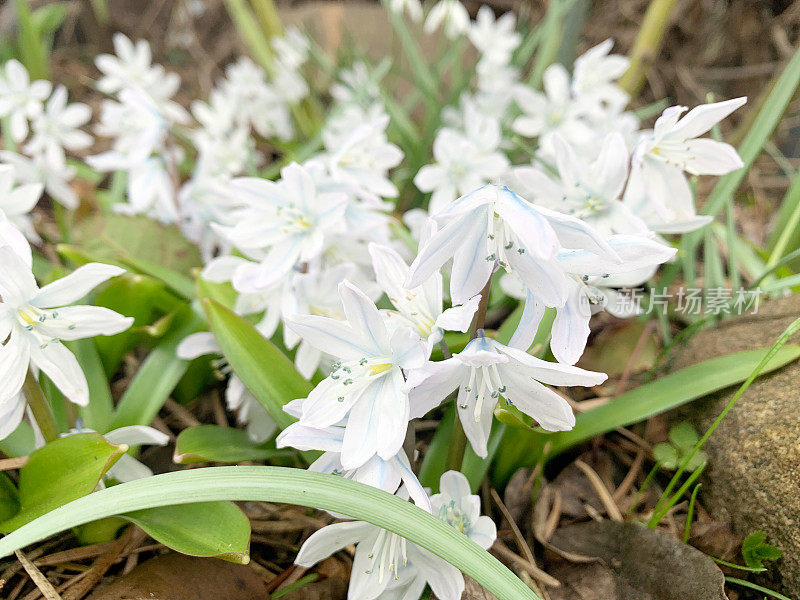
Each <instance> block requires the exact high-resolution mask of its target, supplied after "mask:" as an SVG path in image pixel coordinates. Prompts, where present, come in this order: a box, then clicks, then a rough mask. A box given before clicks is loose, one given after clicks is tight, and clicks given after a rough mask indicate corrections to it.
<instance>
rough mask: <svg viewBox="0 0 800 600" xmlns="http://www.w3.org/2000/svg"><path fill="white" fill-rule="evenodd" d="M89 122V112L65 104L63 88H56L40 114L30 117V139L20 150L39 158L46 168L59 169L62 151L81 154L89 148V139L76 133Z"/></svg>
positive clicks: (65, 89)
mask: <svg viewBox="0 0 800 600" xmlns="http://www.w3.org/2000/svg"><path fill="white" fill-rule="evenodd" d="M91 118H92V111H91V109H90V108H89V107H88V106H87V105H86V104H82V103H80V102H74V103H72V104H69V105H68V104H67V88H65V87H64V86H63V85H60V86H58V87H57V88H56V90H55V91H54V92H53V95H52V96H50V99H49V100H48V101H47V103H46V104H45V106H44V110H43V111H41V112H39V113H38V114H37V115H36V116H34V117H33V121H32V128H33V136H32V137H31V139H30V140H29V141H28V143H27V144H25V147H24V150H25V152H26V153H27V154H29V155H43V156H44V157H45V160H46V161H47V163H48V164H51V165H59V164H61V163H62V162H63V160H64V158H63V156H64V149H65V148H66V149H67V150H81V149H83V148H87V147H89V146H90V145H91V143H92V136H91V135H89V134H88V133H86V132H85V131H81V130H80V129H79V128H80V127H82V126H83V125H85V124H86V123H88V122H89V119H91Z"/></svg>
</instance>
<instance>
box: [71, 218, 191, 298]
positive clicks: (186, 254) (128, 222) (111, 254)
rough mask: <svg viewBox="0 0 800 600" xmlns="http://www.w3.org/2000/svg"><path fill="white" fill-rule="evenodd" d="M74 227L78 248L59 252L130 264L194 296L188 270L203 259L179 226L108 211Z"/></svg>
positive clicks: (178, 290) (182, 295) (177, 290)
mask: <svg viewBox="0 0 800 600" xmlns="http://www.w3.org/2000/svg"><path fill="white" fill-rule="evenodd" d="M71 231H72V234H73V236H74V240H75V241H74V243H75V245H76V246H77V247H78V248H77V249H75V248H70V247H61V248H59V252H61V253H64V252H67V253H71V255H72V256H73V257H74V258H79V257H80V255H81V254H83V255H84V258H89V259H91V260H95V261H99V262H106V263H114V264H118V265H121V266H124V267H128V268H130V269H133V270H135V271H138V272H140V273H144V274H146V275H150V276H151V277H154V278H155V279H158V280H160V281H163V282H164V283H165V284H166V285H167V286H168V287H170V288H171V289H172V290H173V291H174V292H175V293H177V294H179V295H180V296H181V297H183V298H185V299H191V298H193V297H194V282H193V281H192V279H191V278H190V277H188V276H187V275H185V273H190V272H191V271H192V269H194V268H195V267H199V266H201V265H202V262H203V261H202V258H201V257H200V252H199V250H198V249H197V247H196V246H195V245H194V244H192V243H191V242H190V241H189V240H187V239H186V238H185V237H184V236H183V234H182V233H181V232H180V230H179V229H178V228H177V227H175V226H170V225H163V224H161V223H158V222H156V221H153V220H152V219H148V218H147V217H144V216H136V217H130V216H126V215H118V214H107V215H95V216H93V217H90V218H88V219H84V220H81V221H78V222H77V223H75V224H73V226H72V229H71Z"/></svg>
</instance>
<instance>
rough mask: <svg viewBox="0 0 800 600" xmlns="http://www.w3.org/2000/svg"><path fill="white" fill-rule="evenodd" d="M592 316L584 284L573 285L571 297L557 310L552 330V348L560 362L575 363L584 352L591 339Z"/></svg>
mask: <svg viewBox="0 0 800 600" xmlns="http://www.w3.org/2000/svg"><path fill="white" fill-rule="evenodd" d="M591 316H592V311H591V307H590V305H589V300H588V298H587V296H586V294H585V292H584V286H583V285H580V284H574V285H572V289H571V290H570V295H569V298H567V301H566V302H565V303H564V306H562V307H560V308H559V309H557V311H556V318H555V320H554V321H553V328H552V330H551V333H550V335H551V338H550V349H551V350H552V351H553V356H555V357H556V360H558V362H560V363H564V364H568V365H574V364H575V363H576V362H578V359H579V358H580V357H581V354H583V351H584V349H585V348H586V342H587V340H588V339H589V334H590V333H591V330H590V329H589V319H590V318H591Z"/></svg>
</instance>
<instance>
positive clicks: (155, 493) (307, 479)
mask: <svg viewBox="0 0 800 600" xmlns="http://www.w3.org/2000/svg"><path fill="white" fill-rule="evenodd" d="M214 500H234V501H248V500H250V501H253V500H259V501H264V502H283V503H289V504H298V505H301V506H309V507H314V508H319V509H322V510H328V511H332V512H336V513H341V514H344V515H347V516H349V517H352V518H354V519H358V520H362V521H367V522H369V523H373V524H375V525H378V526H379V527H383V528H385V529H387V530H389V531H392V532H394V533H396V534H398V535H400V536H402V537H404V538H406V539H408V540H409V541H411V542H413V543H415V544H418V545H420V546H422V547H423V548H426V549H427V550H429V551H431V552H433V553H434V554H436V555H437V556H440V557H441V558H443V559H444V560H446V561H447V562H449V563H451V564H453V565H454V566H456V567H458V568H459V569H461V570H462V571H463V572H464V573H466V574H467V575H469V576H470V577H472V578H473V579H475V580H476V581H477V582H478V583H480V584H481V585H482V586H484V587H485V588H486V589H487V590H489V591H490V592H491V593H493V594H494V595H495V596H497V598H498V600H526V599H527V600H538V598H537V596H536V595H535V594H534V593H533V592H532V591H531V590H530V588H529V587H528V586H527V585H525V584H524V583H523V582H522V581H520V580H519V579H518V578H517V577H516V576H515V575H514V574H513V573H512V572H511V571H509V570H508V569H507V568H506V567H505V566H503V565H502V564H501V563H500V562H499V561H498V560H497V559H496V558H494V557H493V556H492V555H491V554H489V553H488V552H486V551H485V550H483V549H482V548H481V547H480V546H478V545H477V544H476V543H475V542H473V541H472V540H470V539H469V538H468V537H466V536H465V535H463V534H462V533H460V532H459V531H458V530H457V529H455V528H454V527H451V526H450V525H447V524H446V523H444V522H443V521H440V520H439V519H437V518H435V517H434V516H432V515H430V514H428V513H427V512H425V511H424V510H422V509H420V508H418V507H417V506H415V505H414V504H412V503H410V502H407V501H405V500H402V499H400V498H398V497H397V496H392V495H391V494H388V493H386V492H384V491H382V490H379V489H376V488H373V487H370V486H367V485H364V484H361V483H357V482H355V481H350V480H348V479H344V478H342V477H337V476H334V475H327V474H324V473H315V472H311V471H300V470H297V469H289V468H285V467H208V468H203V469H191V470H188V471H178V472H176V473H165V474H163V475H156V476H154V477H148V478H146V479H140V480H137V481H132V482H130V483H123V484H121V485H117V486H114V487H112V488H108V489H105V490H102V491H99V492H96V493H94V494H92V495H91V496H89V497H86V498H81V499H79V500H76V501H74V502H71V503H70V504H68V505H66V506H62V507H61V508H58V509H56V510H54V511H53V512H51V513H50V514H47V515H45V516H43V517H41V518H39V519H37V520H35V521H33V522H31V523H29V524H27V525H25V526H24V527H21V528H20V529H18V530H16V531H14V532H13V533H11V534H9V535H7V536H6V537H4V538H2V539H0V557H2V556H6V555H8V554H11V553H12V552H14V551H15V550H18V549H20V548H23V547H25V546H27V545H28V544H31V543H33V542H35V541H38V540H41V539H43V538H46V537H48V536H51V535H53V534H55V533H58V532H59V531H63V530H65V529H67V528H69V527H74V526H75V525H79V524H82V523H87V522H89V521H93V520H95V519H102V518H105V517H109V516H112V515H117V514H120V513H126V512H130V511H134V510H141V509H144V508H152V507H156V506H169V505H173V504H180V503H182V504H188V503H191V502H208V501H214Z"/></svg>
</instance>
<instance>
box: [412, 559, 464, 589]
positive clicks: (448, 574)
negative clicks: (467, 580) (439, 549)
mask: <svg viewBox="0 0 800 600" xmlns="http://www.w3.org/2000/svg"><path fill="white" fill-rule="evenodd" d="M418 550H419V551H420V552H421V553H423V556H425V558H424V559H422V560H415V561H414V567H416V569H417V570H418V571H419V573H420V574H421V575H422V576H423V577H424V578H425V580H426V581H427V582H428V585H430V586H431V590H433V593H434V594H436V597H437V598H439V600H460V598H461V594H462V593H463V592H464V576H463V575H462V574H461V571H459V570H458V569H457V568H456V567H454V566H453V565H451V564H450V563H448V562H446V561H444V560H443V559H441V558H439V557H438V556H436V555H435V554H431V553H430V552H428V551H427V550H423V549H422V548H418Z"/></svg>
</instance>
